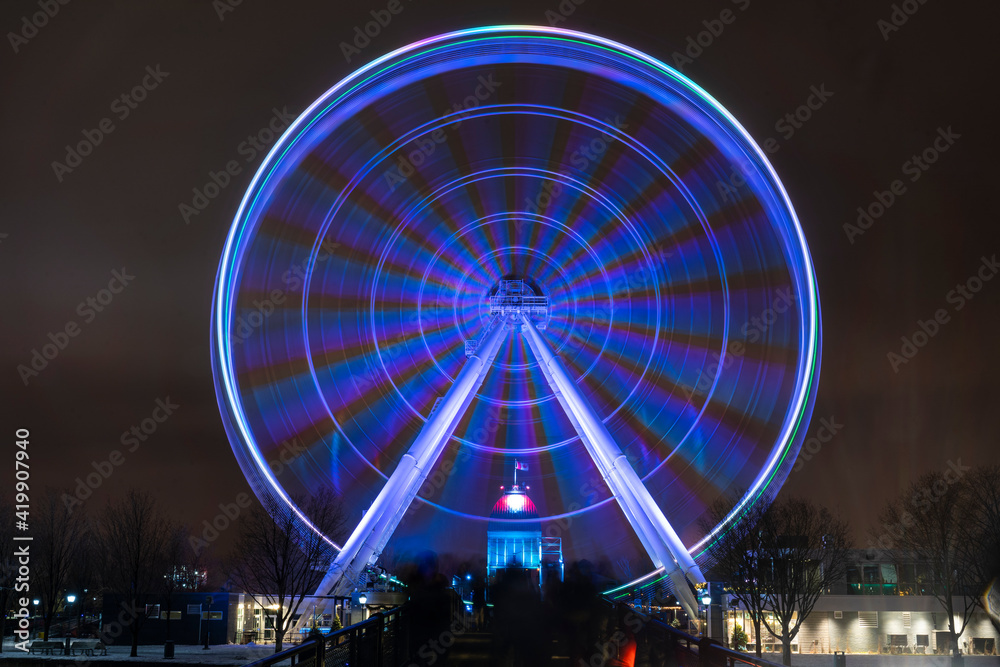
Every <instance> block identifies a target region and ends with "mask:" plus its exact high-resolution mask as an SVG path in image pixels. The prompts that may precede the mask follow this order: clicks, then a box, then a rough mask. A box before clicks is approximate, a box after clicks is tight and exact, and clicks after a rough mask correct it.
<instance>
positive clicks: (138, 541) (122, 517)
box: [99, 489, 176, 658]
mask: <svg viewBox="0 0 1000 667" xmlns="http://www.w3.org/2000/svg"><path fill="white" fill-rule="evenodd" d="M99 530H100V543H101V549H102V552H103V553H104V554H105V557H106V560H105V566H104V569H103V575H104V581H105V587H106V589H107V590H108V591H109V592H112V593H114V594H116V595H117V596H118V597H119V599H120V600H121V601H122V605H123V606H124V607H125V609H124V611H125V612H126V613H125V614H123V615H122V616H123V617H124V618H125V619H126V620H125V623H124V625H125V627H127V628H128V630H129V633H130V634H131V636H132V651H131V653H130V655H131V657H133V658H134V657H136V656H138V652H139V632H140V630H141V629H142V624H143V621H145V619H146V603H147V602H148V600H149V599H150V596H152V595H156V594H159V593H160V592H162V590H163V584H164V580H165V577H166V574H167V573H168V571H169V565H168V556H169V550H170V543H171V538H172V537H173V536H174V535H175V533H176V527H175V526H174V525H173V524H172V523H171V522H170V521H169V520H168V519H167V518H166V517H165V516H164V515H163V514H162V513H161V511H160V510H159V508H157V507H156V504H155V503H154V501H153V499H152V497H151V496H150V495H149V494H148V493H146V492H144V491H136V490H134V489H133V490H130V491H129V492H128V493H126V494H125V496H124V497H123V498H122V499H121V500H118V501H116V502H111V503H108V505H107V507H105V509H104V511H103V512H102V514H101V517H100V524H99Z"/></svg>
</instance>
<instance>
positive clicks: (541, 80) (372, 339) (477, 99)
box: [212, 26, 820, 610]
mask: <svg viewBox="0 0 1000 667" xmlns="http://www.w3.org/2000/svg"><path fill="white" fill-rule="evenodd" d="M734 175H738V178H734ZM819 320H820V315H819V303H818V293H817V289H816V280H815V274H814V270H813V267H812V262H811V259H810V256H809V251H808V247H807V244H806V241H805V238H804V236H803V233H802V229H801V227H800V225H799V222H798V220H797V218H796V216H795V212H794V210H793V208H792V205H791V202H790V200H789V198H788V195H787V194H786V192H785V190H784V188H783V187H782V185H781V182H780V181H779V179H778V177H777V175H776V174H775V172H774V170H773V169H772V167H771V166H770V164H769V163H768V161H767V159H766V158H765V156H764V154H763V153H762V151H761V150H760V149H759V148H758V146H757V145H756V144H755V143H754V141H753V140H752V139H751V138H750V136H749V135H748V134H747V132H746V131H745V130H744V129H743V128H742V127H741V126H740V125H739V123H738V122H737V121H736V120H735V119H734V118H733V117H732V116H731V115H730V114H729V113H728V112H727V111H726V110H725V109H723V108H722V106H721V105H719V103H718V102H716V101H715V100H714V99H713V98H711V97H710V96H709V95H708V94H707V93H706V92H705V91H704V90H702V89H701V88H699V87H698V86H697V85H696V84H694V83H693V82H692V81H690V80H689V79H687V78H686V77H684V76H683V75H681V74H680V73H678V72H677V71H675V70H673V69H671V68H670V67H668V66H666V65H664V64H663V63H661V62H659V61H657V60H655V59H654V58H651V57H650V56H648V55H645V54H643V53H641V52H639V51H637V50H635V49H632V48H630V47H627V46H624V45H622V44H618V43H615V42H612V41H609V40H606V39H603V38H600V37H596V36H594V35H588V34H583V33H579V32H573V31H568V30H562V29H555V28H541V27H530V26H499V27H488V28H478V29H471V30H463V31H460V32H455V33H449V34H445V35H440V36H437V37H434V38H431V39H427V40H424V41H421V42H417V43H415V44H412V45H410V46H407V47H405V48H403V49H400V50H398V51H394V52H392V53H390V54H388V55H386V56H383V57H382V58H379V59H378V60H376V61H374V62H372V63H370V64H368V65H366V66H365V67H363V68H361V69H359V70H358V71H356V72H355V73H353V74H351V75H350V76H349V77H347V78H346V79H344V80H343V81H341V82H340V83H338V84H337V85H336V86H334V87H333V88H331V89H330V90H329V91H327V92H326V93H325V94H324V95H323V96H322V97H320V98H319V99H318V100H316V102H314V103H313V104H312V105H311V106H310V107H309V108H308V109H307V110H306V111H305V112H304V113H303V114H302V115H301V116H300V117H299V118H298V119H297V120H296V121H295V123H293V124H292V126H291V127H290V128H289V129H288V131H287V132H286V133H285V135H284V136H282V137H281V139H280V140H279V141H278V142H277V143H276V144H275V146H274V147H273V149H272V150H271V151H270V153H269V154H268V156H267V158H266V159H265V161H264V163H263V164H262V166H261V167H260V169H259V171H258V172H257V174H256V176H255V177H254V179H253V181H252V183H251V185H250V187H249V189H248V191H247V193H246V195H245V196H244V198H243V201H242V203H241V205H240V208H239V211H238V213H237V215H236V218H235V220H234V222H233V225H232V228H231V230H230V232H229V236H228V238H227V240H226V245H225V249H224V252H223V256H222V260H221V263H220V266H219V272H218V278H217V284H216V291H215V297H214V304H213V329H212V351H213V369H214V372H215V378H216V387H217V394H218V399H219V405H220V408H221V411H222V415H223V420H224V423H225V425H226V428H227V432H228V435H229V438H230V441H231V444H232V447H233V450H234V452H235V454H236V457H237V459H238V461H239V463H240V466H241V468H242V470H243V472H244V474H245V475H246V477H247V479H248V480H249V481H250V483H251V485H252V486H253V488H254V489H255V491H256V493H257V495H258V497H259V498H260V499H261V500H262V502H263V503H264V504H265V505H266V506H268V507H269V508H271V509H273V510H277V509H282V510H287V509H290V510H291V511H293V512H295V514H296V516H297V517H298V519H299V521H300V528H301V529H302V530H318V529H317V528H315V527H314V526H313V524H312V522H311V521H310V517H309V516H308V515H307V514H306V513H305V512H304V511H303V510H302V508H301V507H299V506H297V505H296V503H295V502H294V500H293V498H298V497H301V496H302V494H309V493H315V492H316V491H318V490H321V489H332V490H333V491H335V492H336V493H337V494H339V495H340V496H341V497H343V498H344V499H345V500H346V501H347V503H348V505H349V507H351V508H352V510H353V511H354V516H355V518H356V519H357V527H356V528H355V529H354V531H353V532H352V533H351V535H350V537H349V538H348V539H347V540H346V541H345V542H344V543H343V544H337V543H335V542H334V541H333V539H332V538H330V536H326V537H327V539H328V541H329V542H330V544H331V549H332V550H333V551H334V552H335V553H336V557H335V560H334V561H333V563H332V565H331V568H330V570H329V574H328V576H327V578H326V580H325V581H324V583H323V585H322V586H321V590H320V591H318V592H320V593H337V592H340V593H343V592H344V591H348V590H351V588H352V587H353V586H354V585H355V583H356V581H357V579H358V577H359V576H360V573H361V572H362V570H363V569H364V568H365V567H366V566H367V565H369V564H372V563H374V562H375V561H376V560H377V559H378V557H379V555H380V553H382V551H383V550H384V549H385V548H386V546H387V545H388V544H390V542H397V543H399V544H402V545H408V544H421V545H424V546H427V547H430V548H436V549H438V550H442V551H444V550H452V549H461V548H463V547H465V546H469V545H468V544H466V543H465V542H463V540H466V541H470V540H471V541H472V542H475V541H476V540H479V541H483V540H484V536H485V525H486V522H487V521H488V520H489V511H490V508H491V507H492V506H493V502H494V500H495V493H496V489H497V487H499V485H501V484H503V483H504V477H503V476H504V473H505V471H509V470H510V469H511V468H510V466H511V464H512V463H513V461H514V458H515V457H516V458H517V459H518V460H519V461H524V462H525V466H526V467H528V469H529V470H530V471H531V472H530V473H529V474H530V478H531V484H532V485H533V488H534V491H533V498H534V503H535V506H536V507H537V510H538V514H539V517H540V519H541V521H542V525H543V526H546V530H552V531H554V532H558V533H559V534H560V535H561V537H562V539H563V540H564V541H565V542H566V543H567V544H568V545H569V547H570V550H571V551H572V552H573V553H574V554H578V555H580V557H583V555H590V554H597V555H600V556H605V557H627V558H633V559H636V562H642V563H645V564H646V565H647V566H648V567H647V568H646V570H647V571H648V572H649V574H648V575H646V577H647V578H648V577H649V576H653V575H657V576H659V577H663V578H665V579H667V580H669V582H670V585H671V588H672V589H673V590H674V592H675V593H676V595H677V597H678V599H679V600H680V601H681V603H682V604H683V605H684V606H685V607H687V608H689V610H690V609H691V607H692V606H694V607H696V606H697V603H696V601H695V599H694V595H693V594H692V592H691V590H690V587H689V585H688V584H689V583H699V582H702V581H703V580H704V579H703V576H702V573H701V566H702V565H704V564H705V563H706V562H707V559H709V558H710V554H709V546H710V545H711V543H712V541H713V538H714V537H715V536H716V535H718V534H719V533H720V532H721V531H724V530H726V529H727V527H728V526H730V525H732V524H733V522H737V521H739V520H740V517H741V516H742V514H743V513H745V512H746V511H747V509H748V508H750V507H751V506H753V505H755V504H758V503H767V502H769V501H770V499H771V498H772V497H773V495H774V494H775V493H776V491H777V489H778V488H779V487H780V485H781V484H782V482H783V481H784V479H785V477H786V476H787V474H788V471H789V469H790V467H791V464H792V463H793V461H794V458H795V455H796V453H797V451H798V448H799V447H800V445H801V441H802V439H803V435H804V433H803V431H804V430H805V428H806V427H807V426H808V422H809V418H810V416H811V412H812V404H813V398H814V392H815V387H816V383H817V379H818V371H819V353H820V321H819ZM733 489H741V490H745V495H744V496H743V497H742V499H741V501H740V502H739V503H738V504H737V506H736V507H735V508H734V509H733V511H732V512H731V513H730V515H729V516H728V517H727V518H726V519H725V520H724V521H723V522H722V523H720V524H719V525H717V526H716V527H715V528H714V529H713V530H711V531H709V532H708V533H707V534H706V533H705V532H704V530H702V529H700V528H699V519H700V518H701V517H702V516H704V513H705V511H706V508H707V507H708V506H709V505H711V504H712V503H713V502H714V501H716V500H717V499H718V498H719V497H721V496H723V495H726V494H728V493H731V492H732V490H733ZM470 548H471V547H470Z"/></svg>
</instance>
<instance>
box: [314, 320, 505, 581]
mask: <svg viewBox="0 0 1000 667" xmlns="http://www.w3.org/2000/svg"><path fill="white" fill-rule="evenodd" d="M505 325H506V318H499V317H497V318H495V319H494V320H493V321H492V322H491V324H490V327H489V328H488V329H487V332H486V334H485V335H484V336H483V337H482V342H481V343H480V344H479V347H478V348H477V349H476V352H475V354H473V355H472V356H471V357H469V358H468V359H467V360H466V362H465V365H464V366H463V367H462V370H461V372H459V374H458V376H457V377H456V378H455V382H454V383H453V384H452V385H451V388H450V389H449V390H448V392H447V393H446V394H445V395H444V398H443V400H442V401H441V404H440V405H439V406H438V407H437V409H436V410H434V412H433V413H432V414H431V416H430V417H429V418H428V419H427V422H426V423H425V424H424V427H423V428H422V429H421V430H420V433H419V434H418V435H417V439H416V440H414V441H413V444H412V445H410V449H409V450H408V451H407V452H406V454H404V455H403V458H402V459H401V460H400V461H399V464H398V465H397V466H396V469H395V470H394V471H393V473H392V475H391V476H390V477H389V480H388V481H387V482H386V483H385V486H384V487H382V490H381V491H380V492H379V494H378V497H377V498H375V502H373V503H372V505H371V507H369V508H368V511H367V512H365V514H364V516H363V517H362V519H361V523H359V524H358V527H357V528H355V529H354V532H353V533H352V534H351V536H350V537H349V538H348V540H347V541H346V542H345V543H344V546H343V548H342V549H341V550H340V553H339V554H337V557H336V559H334V561H333V564H332V565H331V566H330V570H329V572H327V574H326V576H325V577H324V578H323V581H322V582H321V583H320V585H319V588H318V589H317V590H316V595H345V594H347V593H349V592H350V591H351V590H352V589H353V588H354V586H355V582H356V581H357V580H358V577H359V576H360V574H361V572H362V571H363V570H364V568H365V567H366V566H367V565H369V564H374V561H375V560H377V559H378V557H379V555H380V554H381V553H382V550H383V549H384V548H385V545H386V543H387V542H388V541H389V537H390V536H392V533H393V532H394V531H395V530H396V527H397V526H398V525H399V522H400V521H401V520H402V519H403V515H404V514H405V513H406V510H407V509H409V507H410V503H412V502H413V499H414V498H415V497H416V495H417V491H418V490H419V489H420V487H421V485H422V484H423V483H424V480H426V479H427V475H428V474H429V473H430V471H431V468H433V467H434V464H435V463H436V462H437V460H438V459H439V458H440V457H441V452H443V451H444V448H445V445H446V444H447V443H448V439H449V438H450V437H451V434H452V433H453V432H454V430H455V426H456V425H457V424H458V421H459V420H460V419H461V418H462V415H463V414H465V411H466V409H467V408H468V407H469V404H470V403H471V402H472V399H473V397H474V396H475V395H476V391H478V389H479V387H480V386H482V384H483V379H484V378H485V377H486V374H487V372H488V371H489V369H490V367H491V366H492V365H493V360H494V359H495V358H496V355H497V351H498V350H499V349H500V343H501V341H502V340H503V337H504V333H505V330H506V326H505Z"/></svg>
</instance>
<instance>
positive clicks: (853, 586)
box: [847, 565, 861, 595]
mask: <svg viewBox="0 0 1000 667" xmlns="http://www.w3.org/2000/svg"><path fill="white" fill-rule="evenodd" d="M860 593H861V569H860V568H859V567H858V566H857V565H848V566H847V594H848V595H859V594H860Z"/></svg>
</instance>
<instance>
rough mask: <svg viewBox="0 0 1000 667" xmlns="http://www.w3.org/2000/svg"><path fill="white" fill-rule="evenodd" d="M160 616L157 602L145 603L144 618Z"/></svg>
mask: <svg viewBox="0 0 1000 667" xmlns="http://www.w3.org/2000/svg"><path fill="white" fill-rule="evenodd" d="M159 617H160V605H158V604H147V605H146V618H159Z"/></svg>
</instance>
